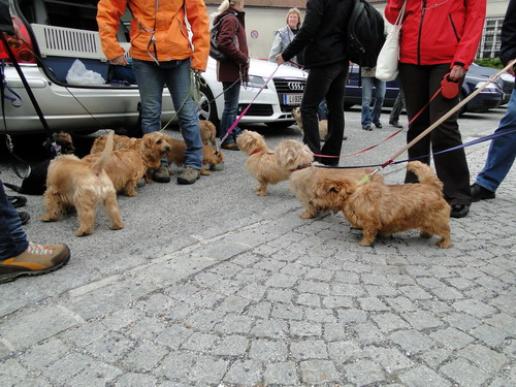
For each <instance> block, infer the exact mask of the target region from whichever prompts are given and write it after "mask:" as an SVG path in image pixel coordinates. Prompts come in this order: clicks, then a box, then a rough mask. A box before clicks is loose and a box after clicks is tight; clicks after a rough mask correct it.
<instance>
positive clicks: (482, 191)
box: [471, 183, 496, 202]
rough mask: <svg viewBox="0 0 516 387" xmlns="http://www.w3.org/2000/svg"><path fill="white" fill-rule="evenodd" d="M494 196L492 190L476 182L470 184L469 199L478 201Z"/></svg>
mask: <svg viewBox="0 0 516 387" xmlns="http://www.w3.org/2000/svg"><path fill="white" fill-rule="evenodd" d="M495 197H496V195H495V193H494V192H493V191H489V190H488V189H486V188H484V187H482V186H481V185H478V184H477V183H475V184H473V185H472V186H471V199H472V200H473V201H474V202H478V201H480V200H488V199H494V198H495Z"/></svg>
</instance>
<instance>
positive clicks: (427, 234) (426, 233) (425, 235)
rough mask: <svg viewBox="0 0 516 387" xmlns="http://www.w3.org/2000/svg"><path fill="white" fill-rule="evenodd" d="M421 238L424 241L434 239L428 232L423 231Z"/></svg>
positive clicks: (420, 234)
mask: <svg viewBox="0 0 516 387" xmlns="http://www.w3.org/2000/svg"><path fill="white" fill-rule="evenodd" d="M419 236H420V237H421V238H424V239H430V238H432V234H430V233H428V232H424V231H421V232H420V233H419Z"/></svg>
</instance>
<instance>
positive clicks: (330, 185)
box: [315, 179, 341, 197]
mask: <svg viewBox="0 0 516 387" xmlns="http://www.w3.org/2000/svg"><path fill="white" fill-rule="evenodd" d="M340 191H341V184H340V182H339V181H337V180H332V179H326V180H323V181H322V182H321V184H320V185H319V186H318V187H317V188H316V189H315V194H316V196H319V197H323V196H326V195H328V194H331V193H333V194H338V193H339V192H340Z"/></svg>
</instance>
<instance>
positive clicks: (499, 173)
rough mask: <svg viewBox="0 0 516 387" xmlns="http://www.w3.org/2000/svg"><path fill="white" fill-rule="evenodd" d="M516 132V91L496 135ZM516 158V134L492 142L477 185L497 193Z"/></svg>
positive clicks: (513, 92)
mask: <svg viewBox="0 0 516 387" xmlns="http://www.w3.org/2000/svg"><path fill="white" fill-rule="evenodd" d="M506 130H516V90H513V91H512V94H511V99H510V100H509V104H508V106H507V113H505V115H504V116H503V117H502V119H501V120H500V126H499V127H498V129H496V130H495V133H501V132H503V131H506ZM515 157H516V132H515V133H511V134H507V135H505V136H501V137H497V138H495V139H494V140H492V141H491V145H489V152H488V153H487V160H486V163H485V165H484V169H482V171H481V172H480V173H479V174H478V176H477V180H476V183H477V184H478V185H480V186H482V187H484V188H485V189H488V190H489V191H492V192H495V191H496V189H497V188H498V186H499V185H500V183H501V182H502V181H503V179H505V176H507V174H508V173H509V170H510V169H511V167H512V164H513V163H514V158H515Z"/></svg>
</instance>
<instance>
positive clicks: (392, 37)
mask: <svg viewBox="0 0 516 387" xmlns="http://www.w3.org/2000/svg"><path fill="white" fill-rule="evenodd" d="M406 5H407V1H406V0H405V1H404V2H403V6H402V7H401V9H400V13H399V14H398V18H397V19H396V23H394V25H393V28H392V30H391V31H390V32H389V33H388V34H387V38H386V39H385V43H384V44H383V46H382V49H381V50H380V54H378V59H377V60H376V78H378V79H380V80H382V81H392V80H394V79H396V77H397V76H398V61H399V58H400V31H401V25H402V23H403V16H405V6H406Z"/></svg>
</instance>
